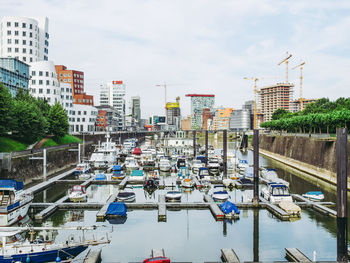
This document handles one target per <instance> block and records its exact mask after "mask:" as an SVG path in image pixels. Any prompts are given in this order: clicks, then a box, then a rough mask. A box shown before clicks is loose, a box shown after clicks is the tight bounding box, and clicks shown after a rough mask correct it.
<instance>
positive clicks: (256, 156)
mask: <svg viewBox="0 0 350 263" xmlns="http://www.w3.org/2000/svg"><path fill="white" fill-rule="evenodd" d="M253 144H254V198H253V203H254V205H255V206H258V205H259V130H258V129H254V137H253Z"/></svg>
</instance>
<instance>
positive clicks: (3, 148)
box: [0, 137, 28, 152]
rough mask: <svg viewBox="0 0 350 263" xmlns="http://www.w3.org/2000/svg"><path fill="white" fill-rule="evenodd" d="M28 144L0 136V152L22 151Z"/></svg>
mask: <svg viewBox="0 0 350 263" xmlns="http://www.w3.org/2000/svg"><path fill="white" fill-rule="evenodd" d="M27 147H28V144H26V143H22V142H19V141H16V140H13V139H10V138H7V137H0V152H13V151H22V150H25V149H27Z"/></svg>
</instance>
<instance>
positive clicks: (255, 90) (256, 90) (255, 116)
mask: <svg viewBox="0 0 350 263" xmlns="http://www.w3.org/2000/svg"><path fill="white" fill-rule="evenodd" d="M244 79H246V80H253V81H254V129H256V128H257V120H258V118H257V112H256V94H257V93H258V89H257V87H256V82H257V81H258V80H259V79H258V78H244Z"/></svg>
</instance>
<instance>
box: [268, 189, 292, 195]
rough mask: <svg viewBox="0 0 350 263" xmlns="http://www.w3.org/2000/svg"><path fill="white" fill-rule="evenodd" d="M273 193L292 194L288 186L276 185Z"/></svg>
mask: <svg viewBox="0 0 350 263" xmlns="http://www.w3.org/2000/svg"><path fill="white" fill-rule="evenodd" d="M272 195H280V196H281V195H283V196H288V195H290V194H289V189H288V188H287V187H274V188H272Z"/></svg>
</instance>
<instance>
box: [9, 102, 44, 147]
mask: <svg viewBox="0 0 350 263" xmlns="http://www.w3.org/2000/svg"><path fill="white" fill-rule="evenodd" d="M14 115H15V116H16V119H15V127H14V129H15V130H16V131H17V133H18V135H19V136H20V137H22V138H23V141H26V142H28V143H32V142H34V141H36V140H38V139H39V138H40V137H43V136H44V135H45V134H46V130H47V121H46V119H45V117H44V116H43V114H42V113H41V111H40V109H39V107H38V106H37V105H36V104H34V103H31V102H28V101H20V100H17V101H15V103H14Z"/></svg>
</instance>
